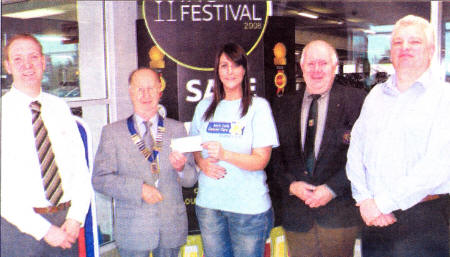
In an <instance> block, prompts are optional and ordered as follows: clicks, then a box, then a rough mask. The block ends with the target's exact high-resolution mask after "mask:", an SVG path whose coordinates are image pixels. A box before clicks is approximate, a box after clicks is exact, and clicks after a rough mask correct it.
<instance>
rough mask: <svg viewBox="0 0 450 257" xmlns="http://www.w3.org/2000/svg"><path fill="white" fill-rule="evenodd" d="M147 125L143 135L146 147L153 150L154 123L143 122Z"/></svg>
mask: <svg viewBox="0 0 450 257" xmlns="http://www.w3.org/2000/svg"><path fill="white" fill-rule="evenodd" d="M142 123H143V124H144V125H145V133H144V135H143V139H144V143H145V146H146V147H147V148H148V149H152V148H153V137H152V130H151V129H152V123H151V122H150V121H143V122H142Z"/></svg>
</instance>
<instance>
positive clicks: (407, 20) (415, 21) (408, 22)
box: [391, 14, 435, 45]
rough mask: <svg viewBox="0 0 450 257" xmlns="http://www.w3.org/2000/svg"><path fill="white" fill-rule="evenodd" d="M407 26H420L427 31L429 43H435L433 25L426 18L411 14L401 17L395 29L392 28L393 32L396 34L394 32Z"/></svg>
mask: <svg viewBox="0 0 450 257" xmlns="http://www.w3.org/2000/svg"><path fill="white" fill-rule="evenodd" d="M407 26H419V27H420V28H421V29H422V30H423V31H424V32H425V36H426V38H427V41H428V42H427V43H428V45H433V44H434V41H435V32H434V28H433V26H432V25H431V24H430V23H429V22H428V21H427V20H426V19H424V18H422V17H419V16H415V15H411V14H410V15H407V16H405V17H403V18H401V19H400V20H398V21H397V22H396V23H395V25H394V29H393V30H392V34H394V32H395V31H397V30H399V29H400V28H401V27H407ZM391 42H392V38H391Z"/></svg>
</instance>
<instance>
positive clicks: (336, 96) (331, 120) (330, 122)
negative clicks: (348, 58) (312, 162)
mask: <svg viewBox="0 0 450 257" xmlns="http://www.w3.org/2000/svg"><path fill="white" fill-rule="evenodd" d="M341 109H342V100H341V92H340V90H339V86H337V85H336V84H334V85H333V87H332V88H331V91H330V95H329V100H328V110H327V118H326V121H325V129H324V131H323V136H322V142H321V144H320V149H319V154H318V155H317V161H319V160H320V158H321V157H322V155H323V154H324V152H325V151H326V148H327V145H328V144H329V143H330V140H332V139H333V136H335V135H334V134H335V133H333V132H334V128H336V127H337V126H336V123H337V122H338V121H339V119H340V118H341V117H340V114H341V113H342V111H341Z"/></svg>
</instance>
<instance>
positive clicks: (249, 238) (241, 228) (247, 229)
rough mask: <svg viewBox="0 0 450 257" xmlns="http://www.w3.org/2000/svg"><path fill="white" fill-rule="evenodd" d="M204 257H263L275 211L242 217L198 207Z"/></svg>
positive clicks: (270, 210) (196, 209)
mask: <svg viewBox="0 0 450 257" xmlns="http://www.w3.org/2000/svg"><path fill="white" fill-rule="evenodd" d="M195 211H196V214H197V219H198V223H199V226H200V232H201V236H202V242H203V251H204V255H205V257H218V256H220V257H263V256H264V247H265V243H266V239H267V238H268V237H269V234H270V230H271V229H272V226H273V210H272V208H270V209H269V210H268V211H266V212H263V213H260V214H255V215H253V214H239V213H233V212H227V211H220V210H214V209H208V208H203V207H200V206H195Z"/></svg>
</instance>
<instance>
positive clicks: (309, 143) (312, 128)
mask: <svg viewBox="0 0 450 257" xmlns="http://www.w3.org/2000/svg"><path fill="white" fill-rule="evenodd" d="M311 97H312V99H313V100H312V102H311V105H310V106H309V112H308V120H307V121H306V135H305V146H304V152H305V165H306V171H308V173H309V174H310V175H311V174H312V173H313V169H314V162H315V160H316V156H315V153H314V142H315V140H316V130H317V109H318V104H317V100H318V99H319V98H320V95H311Z"/></svg>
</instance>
